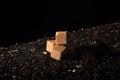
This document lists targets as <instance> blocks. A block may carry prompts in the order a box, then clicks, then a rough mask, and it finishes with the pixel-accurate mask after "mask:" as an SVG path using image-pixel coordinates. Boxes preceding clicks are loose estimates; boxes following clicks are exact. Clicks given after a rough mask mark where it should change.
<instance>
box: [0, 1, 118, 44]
mask: <svg viewBox="0 0 120 80" xmlns="http://www.w3.org/2000/svg"><path fill="white" fill-rule="evenodd" d="M8 4H9V3H8ZM119 7H120V6H119V2H116V1H115V0H114V1H108V2H107V1H106V2H105V1H99V0H97V1H93V0H80V1H62V0H60V1H58V0H56V1H50V0H49V1H46V2H16V3H12V4H9V5H7V4H6V3H3V5H1V10H0V12H1V15H0V16H1V17H0V19H1V21H0V46H6V45H10V44H14V43H16V42H28V41H34V40H36V39H38V38H43V37H45V36H54V34H55V32H56V31H58V30H68V31H72V30H75V29H80V28H82V27H83V28H88V27H93V26H98V25H102V24H107V23H112V22H116V21H119V20H120V14H119Z"/></svg>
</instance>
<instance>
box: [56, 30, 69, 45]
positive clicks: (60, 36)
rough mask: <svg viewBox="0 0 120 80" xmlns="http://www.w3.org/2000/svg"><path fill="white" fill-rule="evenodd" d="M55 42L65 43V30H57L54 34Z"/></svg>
mask: <svg viewBox="0 0 120 80" xmlns="http://www.w3.org/2000/svg"><path fill="white" fill-rule="evenodd" d="M55 38H56V41H55V43H56V44H66V43H67V40H66V39H67V31H58V32H56V35H55Z"/></svg>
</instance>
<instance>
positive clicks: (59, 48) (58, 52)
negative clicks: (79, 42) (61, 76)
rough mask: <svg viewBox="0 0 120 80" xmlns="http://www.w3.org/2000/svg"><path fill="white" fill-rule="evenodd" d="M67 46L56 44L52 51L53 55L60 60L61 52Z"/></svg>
mask: <svg viewBox="0 0 120 80" xmlns="http://www.w3.org/2000/svg"><path fill="white" fill-rule="evenodd" d="M65 48H66V47H64V46H60V45H55V46H54V48H53V50H52V52H51V57H52V58H54V59H56V60H60V59H61V54H62V52H63V51H64V50H65Z"/></svg>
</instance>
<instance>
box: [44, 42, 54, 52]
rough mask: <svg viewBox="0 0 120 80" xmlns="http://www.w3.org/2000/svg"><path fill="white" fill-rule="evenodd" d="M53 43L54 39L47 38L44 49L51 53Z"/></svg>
mask: <svg viewBox="0 0 120 80" xmlns="http://www.w3.org/2000/svg"><path fill="white" fill-rule="evenodd" d="M54 45H55V40H47V45H46V51H48V52H50V53H51V52H52V50H53V47H54Z"/></svg>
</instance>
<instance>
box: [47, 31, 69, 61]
mask: <svg viewBox="0 0 120 80" xmlns="http://www.w3.org/2000/svg"><path fill="white" fill-rule="evenodd" d="M66 44H67V31H58V32H56V35H55V40H47V45H46V51H48V52H50V56H51V57H52V58H53V59H56V60H60V59H61V54H62V52H63V51H64V50H65V49H66V46H65V45H66Z"/></svg>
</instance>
